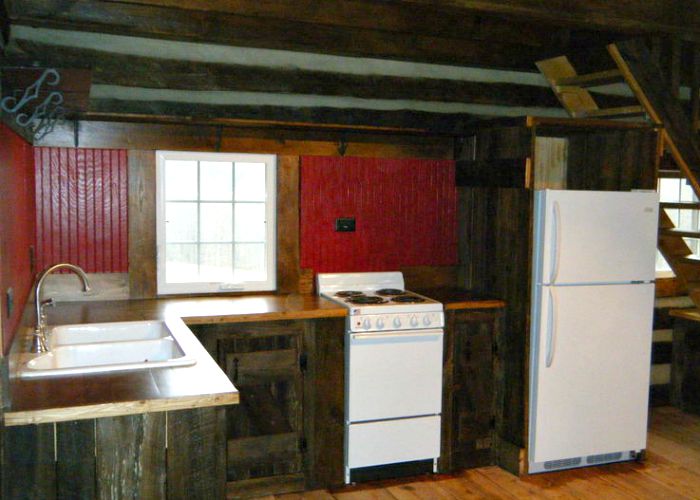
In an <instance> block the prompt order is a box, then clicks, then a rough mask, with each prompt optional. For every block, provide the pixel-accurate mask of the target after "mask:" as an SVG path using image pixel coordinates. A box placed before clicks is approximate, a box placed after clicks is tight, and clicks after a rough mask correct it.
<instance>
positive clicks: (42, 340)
mask: <svg viewBox="0 0 700 500" xmlns="http://www.w3.org/2000/svg"><path fill="white" fill-rule="evenodd" d="M58 269H68V270H70V271H73V272H74V273H75V274H77V275H78V277H79V278H80V279H81V281H82V282H83V292H89V291H90V281H89V280H88V277H87V275H86V274H85V271H83V270H82V269H81V268H80V267H78V266H76V265H73V264H68V263H67V262H62V263H60V264H54V265H53V266H51V267H49V268H47V269H45V270H44V271H43V272H41V273H39V274H37V278H36V290H35V294H34V300H35V305H36V328H34V336H33V338H32V347H31V352H48V351H49V348H48V346H47V345H46V312H45V311H44V308H45V307H46V306H52V305H53V304H54V300H53V299H46V300H41V288H42V286H43V284H44V279H45V278H46V277H47V276H48V275H49V274H51V273H52V272H54V271H56V270H58Z"/></svg>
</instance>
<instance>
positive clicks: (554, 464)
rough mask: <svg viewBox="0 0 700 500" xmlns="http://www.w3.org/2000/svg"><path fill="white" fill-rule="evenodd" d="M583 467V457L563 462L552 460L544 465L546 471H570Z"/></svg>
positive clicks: (566, 459)
mask: <svg viewBox="0 0 700 500" xmlns="http://www.w3.org/2000/svg"><path fill="white" fill-rule="evenodd" d="M577 465H581V457H576V458H563V459H561V460H550V461H549V462H545V463H544V468H545V470H557V469H568V468H570V467H576V466H577Z"/></svg>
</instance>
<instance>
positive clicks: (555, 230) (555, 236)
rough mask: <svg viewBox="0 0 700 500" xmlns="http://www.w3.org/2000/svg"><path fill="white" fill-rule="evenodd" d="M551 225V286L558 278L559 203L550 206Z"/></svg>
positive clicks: (559, 242)
mask: <svg viewBox="0 0 700 500" xmlns="http://www.w3.org/2000/svg"><path fill="white" fill-rule="evenodd" d="M552 215H553V224H552V264H551V269H550V273H549V282H550V283H551V284H552V285H553V284H554V283H556V281H557V277H558V276H559V250H560V249H559V246H560V245H561V237H560V234H559V233H560V231H561V227H560V226H561V209H560V208H559V202H558V201H555V202H554V205H553V206H552Z"/></svg>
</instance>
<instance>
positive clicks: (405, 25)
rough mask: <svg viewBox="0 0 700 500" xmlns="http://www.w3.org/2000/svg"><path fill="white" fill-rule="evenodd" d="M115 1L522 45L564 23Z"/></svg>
mask: <svg viewBox="0 0 700 500" xmlns="http://www.w3.org/2000/svg"><path fill="white" fill-rule="evenodd" d="M104 1H106V2H112V3H118V4H133V5H143V6H151V7H164V8H175V9H184V10H194V11H205V12H211V13H225V14H235V15H237V16H246V17H256V18H264V19H277V20H282V21H287V22H301V23H313V24H318V25H327V26H343V27H346V28H361V29H370V30H378V31H390V32H397V33H409V34H420V35H429V36H437V37H443V38H457V39H473V40H485V41H486V40H493V41H497V40H499V39H502V38H503V37H511V36H512V35H513V33H517V34H518V37H519V40H518V42H519V43H521V44H522V45H528V46H533V47H541V46H546V45H551V44H552V43H561V41H562V40H564V39H565V38H566V37H567V36H568V31H567V30H566V29H564V28H557V27H555V26H551V27H549V28H548V29H542V27H541V26H536V25H532V24H531V23H527V22H518V21H512V22H510V21H509V22H507V23H506V22H504V21H503V19H499V18H494V17H488V16H483V15H479V14H473V13H469V12H466V11H465V10H464V9H461V8H452V7H450V6H445V7H442V8H439V7H436V6H435V5H433V4H431V5H421V4H414V5H400V4H392V3H388V2H377V1H376V0H375V1H367V0H324V1H323V2H318V0H104Z"/></svg>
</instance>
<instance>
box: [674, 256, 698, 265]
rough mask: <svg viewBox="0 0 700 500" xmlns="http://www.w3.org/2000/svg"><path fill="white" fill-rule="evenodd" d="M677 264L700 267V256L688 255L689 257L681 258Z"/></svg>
mask: <svg viewBox="0 0 700 500" xmlns="http://www.w3.org/2000/svg"><path fill="white" fill-rule="evenodd" d="M677 262H680V263H681V264H689V265H692V266H695V265H700V255H688V256H687V257H680V258H678V259H677Z"/></svg>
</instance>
